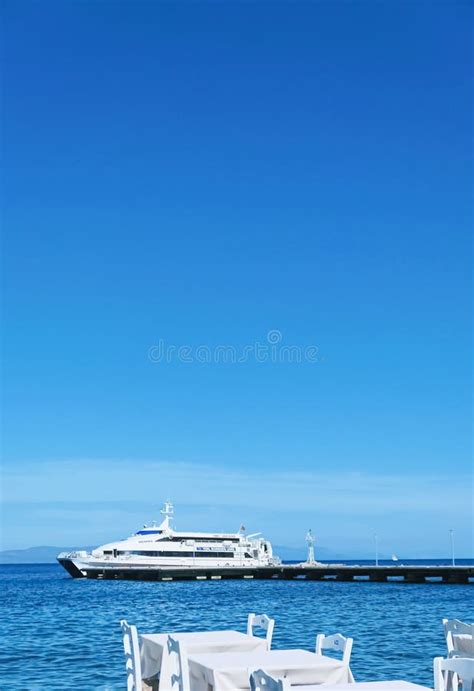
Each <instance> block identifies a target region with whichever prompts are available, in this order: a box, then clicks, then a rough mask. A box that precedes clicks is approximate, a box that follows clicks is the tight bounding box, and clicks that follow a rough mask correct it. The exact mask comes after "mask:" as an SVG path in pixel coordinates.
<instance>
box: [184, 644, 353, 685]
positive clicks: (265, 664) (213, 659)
mask: <svg viewBox="0 0 474 691" xmlns="http://www.w3.org/2000/svg"><path fill="white" fill-rule="evenodd" d="M249 669H250V670H255V669H263V670H265V672H267V673H268V674H270V675H271V676H273V677H279V678H282V677H286V678H287V679H288V680H289V681H290V683H291V684H322V683H333V684H338V683H340V682H351V681H354V678H353V676H352V673H351V671H350V669H349V667H348V666H347V665H345V664H344V663H343V662H342V661H340V660H334V659H333V658H330V657H324V656H323V655H316V653H310V652H308V651H307V650H298V649H295V650H257V651H254V652H247V653H242V652H240V653H221V654H219V655H215V654H210V653H209V654H204V655H189V673H190V677H191V688H192V690H193V691H209V689H212V690H213V691H237V690H238V689H248V688H249V674H248V670H249Z"/></svg>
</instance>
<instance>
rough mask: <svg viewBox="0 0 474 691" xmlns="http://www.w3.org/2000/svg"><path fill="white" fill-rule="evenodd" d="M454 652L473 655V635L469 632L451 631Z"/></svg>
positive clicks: (468, 655)
mask: <svg viewBox="0 0 474 691" xmlns="http://www.w3.org/2000/svg"><path fill="white" fill-rule="evenodd" d="M451 636H452V637H453V646H454V652H455V653H456V654H457V655H459V654H460V655H462V654H464V655H466V657H474V637H473V636H472V634H470V633H452V634H451Z"/></svg>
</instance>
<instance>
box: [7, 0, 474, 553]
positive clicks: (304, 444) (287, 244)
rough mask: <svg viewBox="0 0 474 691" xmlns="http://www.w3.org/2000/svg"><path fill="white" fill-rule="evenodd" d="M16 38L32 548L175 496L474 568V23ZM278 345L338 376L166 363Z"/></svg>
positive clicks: (52, 25) (126, 14) (247, 16)
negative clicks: (202, 351) (181, 355)
mask: <svg viewBox="0 0 474 691" xmlns="http://www.w3.org/2000/svg"><path fill="white" fill-rule="evenodd" d="M4 17H5V37H4V40H5V44H6V48H5V78H4V91H5V114H4V134H5V140H6V144H5V159H6V160H5V162H6V166H7V170H8V175H7V179H6V182H5V192H6V194H5V197H6V202H5V205H4V210H5V213H4V228H5V232H4V241H3V249H4V272H3V273H4V289H3V294H4V298H5V299H4V334H5V338H4V377H3V381H4V426H5V427H4V464H5V478H4V479H5V482H4V502H5V503H4V508H3V519H4V544H5V547H26V546H29V545H31V544H63V545H67V544H81V543H85V544H91V543H94V542H98V541H100V540H107V539H112V538H113V537H116V536H117V537H119V536H120V535H121V534H122V533H125V534H127V533H128V532H131V531H132V530H133V529H134V528H136V527H137V524H138V525H140V524H141V523H143V521H144V520H147V519H149V518H151V517H152V516H153V515H156V514H157V509H158V507H159V505H160V504H161V502H162V500H164V499H166V498H167V497H168V496H169V497H171V498H172V499H173V500H174V501H175V504H176V505H177V512H178V516H181V518H180V520H179V523H180V527H182V528H185V527H196V528H202V529H211V528H212V529H225V530H229V529H232V528H234V527H235V528H237V527H238V525H239V523H240V522H241V521H244V522H246V523H247V525H248V526H249V528H252V529H255V530H258V529H263V530H265V532H266V533H267V534H269V536H270V537H271V538H272V539H273V540H274V541H275V542H277V543H278V542H279V543H280V544H287V545H292V544H293V545H296V544H300V543H301V542H302V538H303V537H304V533H305V532H306V530H307V528H308V527H309V526H311V527H312V529H313V531H314V532H315V534H316V535H317V536H318V541H319V544H321V545H325V546H326V547H328V548H332V547H334V549H336V550H337V551H339V552H346V553H347V554H348V555H349V554H351V553H355V552H357V553H360V554H362V553H364V552H367V553H370V551H371V549H372V547H371V541H372V534H373V532H374V531H378V532H379V533H380V543H381V551H384V549H385V550H386V551H387V552H388V553H391V552H392V551H396V552H397V553H398V552H400V553H402V554H406V555H407V556H409V555H413V556H415V555H424V556H430V555H434V556H439V555H443V554H446V553H447V552H448V550H449V541H448V532H447V531H448V529H449V528H451V527H453V528H454V529H455V530H456V539H457V543H458V546H459V550H460V551H462V552H463V553H464V554H468V553H469V552H470V551H471V549H472V532H471V531H470V528H469V519H470V518H472V500H471V499H470V496H471V495H470V490H471V488H472V460H471V446H470V442H471V399H470V391H471V347H472V342H471V340H470V339H471V297H472V284H471V262H472V255H471V245H470V228H471V207H470V191H471V183H472V167H471V165H472V160H471V143H470V142H471V135H472V129H471V117H472V108H471V93H470V91H471V87H472V71H471V67H470V64H471V63H470V60H471V56H470V49H471V46H470V44H471V39H472V35H471V26H472V5H470V3H461V2H444V3H442V2H418V3H417V2H405V3H381V2H375V1H373V2H352V3H349V2H329V1H328V2H313V3H298V2H296V3H294V2H292V3H289V2H287V3H285V2H273V3H271V2H266V3H257V2H251V3H250V2H249V3H243V2H241V3H231V2H223V3H216V2H213V3H204V2H194V3H189V4H186V3H182V2H177V3H169V2H166V3H165V2H164V3H159V2H155V3H153V2H126V1H124V2H115V3H112V2H107V3H106V2H72V1H71V2H57V3H55V2H42V3H36V2H27V1H24V2H21V3H15V2H12V1H10V2H7V3H6V4H4ZM274 329H276V330H278V331H279V332H280V333H281V335H282V341H281V343H282V344H291V345H296V346H298V347H300V348H305V347H307V346H310V345H314V346H316V347H318V348H319V351H318V353H319V357H318V361H317V362H316V363H314V362H304V363H301V364H295V363H280V362H265V363H260V362H256V361H255V359H253V360H252V359H250V360H249V361H247V362H245V363H241V364H224V363H214V364H206V363H200V362H193V363H185V362H179V361H177V360H176V359H173V360H172V361H171V362H169V363H166V362H159V363H157V362H152V361H151V360H150V359H149V357H148V352H149V349H150V348H151V347H152V346H153V345H155V344H157V343H159V341H160V340H163V341H164V342H165V343H166V344H173V345H176V346H181V345H188V346H189V347H191V348H194V349H195V348H197V347H198V346H200V345H204V346H207V347H208V348H210V349H213V348H215V347H216V346H218V345H229V346H233V347H234V348H236V349H241V348H243V347H245V345H248V344H252V343H254V342H256V341H260V342H266V334H267V333H268V332H269V331H270V330H274ZM256 486H257V488H259V491H256ZM207 506H210V507H212V508H211V509H209V511H207V509H206V507H207ZM184 524H185V525H184Z"/></svg>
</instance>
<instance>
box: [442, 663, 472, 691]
mask: <svg viewBox="0 0 474 691" xmlns="http://www.w3.org/2000/svg"><path fill="white" fill-rule="evenodd" d="M433 666H434V687H435V691H458V690H459V689H462V691H471V688H472V684H473V682H474V659H472V658H470V657H448V658H443V657H435V659H434V661H433Z"/></svg>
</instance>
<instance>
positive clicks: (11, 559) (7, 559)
mask: <svg viewBox="0 0 474 691" xmlns="http://www.w3.org/2000/svg"><path fill="white" fill-rule="evenodd" d="M81 549H85V550H87V551H90V550H91V549H93V547H91V546H88V547H84V546H81V547H78V546H77V545H76V546H75V547H51V546H48V545H43V546H40V547H29V548H28V549H9V550H4V551H0V564H53V563H54V562H55V561H56V557H57V556H58V554H59V553H60V552H73V551H74V550H81ZM273 552H274V554H276V555H277V556H278V557H280V558H281V559H283V561H304V560H305V559H306V556H307V551H306V549H305V548H304V546H302V547H285V546H284V545H273ZM315 553H316V554H315V556H316V559H321V560H322V561H329V560H341V559H347V558H348V557H347V555H343V554H338V553H337V552H333V551H332V550H330V549H327V548H326V547H318V546H316V549H315ZM357 557H358V555H357V554H356V555H354V558H357ZM381 558H382V557H381Z"/></svg>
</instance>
